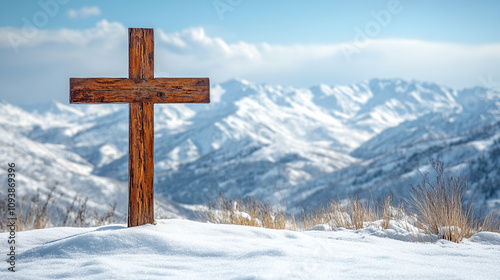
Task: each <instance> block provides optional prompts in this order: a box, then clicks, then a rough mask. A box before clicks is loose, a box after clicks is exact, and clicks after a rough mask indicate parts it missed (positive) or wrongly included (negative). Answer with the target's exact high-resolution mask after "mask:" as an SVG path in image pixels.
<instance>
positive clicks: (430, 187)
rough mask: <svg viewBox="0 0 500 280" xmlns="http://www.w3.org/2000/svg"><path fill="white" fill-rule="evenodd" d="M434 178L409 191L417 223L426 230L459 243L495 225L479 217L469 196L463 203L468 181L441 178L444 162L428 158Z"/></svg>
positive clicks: (457, 178) (456, 178)
mask: <svg viewBox="0 0 500 280" xmlns="http://www.w3.org/2000/svg"><path fill="white" fill-rule="evenodd" d="M431 165H432V168H433V169H434V170H435V172H436V174H437V177H436V180H435V181H434V182H430V180H429V179H428V178H427V176H426V175H423V178H424V179H423V181H422V183H421V184H419V185H417V186H416V187H412V188H411V190H410V195H411V201H410V204H411V205H412V206H413V207H414V208H415V210H416V211H417V214H418V220H417V226H418V227H419V228H421V229H423V230H424V232H426V233H431V234H436V235H438V236H439V237H440V238H443V239H446V240H450V241H453V242H461V241H462V240H463V239H464V238H469V237H471V236H472V235H473V234H474V233H476V232H478V231H484V230H485V229H488V230H493V229H494V228H495V225H494V221H493V219H490V218H486V219H482V218H481V215H480V214H479V215H476V213H475V211H474V209H473V207H472V196H471V198H470V199H469V200H468V201H467V202H466V201H465V195H466V193H467V181H466V180H465V179H462V178H460V177H450V178H448V180H446V179H445V177H444V174H443V172H444V164H443V163H442V162H439V161H437V162H435V161H433V160H431Z"/></svg>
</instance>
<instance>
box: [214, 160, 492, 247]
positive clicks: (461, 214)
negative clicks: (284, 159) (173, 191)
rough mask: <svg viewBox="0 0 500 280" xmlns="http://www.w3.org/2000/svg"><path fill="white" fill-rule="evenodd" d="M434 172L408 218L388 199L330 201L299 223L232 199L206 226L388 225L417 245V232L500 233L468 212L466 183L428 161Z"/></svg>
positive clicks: (417, 190) (459, 236)
mask: <svg viewBox="0 0 500 280" xmlns="http://www.w3.org/2000/svg"><path fill="white" fill-rule="evenodd" d="M431 164H432V166H433V168H434V169H435V171H436V172H437V175H438V176H437V178H436V181H435V182H432V183H431V182H430V181H429V180H428V179H427V177H425V176H424V180H423V182H422V183H421V184H419V185H417V187H412V188H411V199H410V200H407V203H409V204H410V205H411V206H412V207H413V208H414V210H415V211H414V212H411V213H408V212H407V211H406V208H405V206H404V204H403V203H401V204H399V205H397V206H395V205H393V197H392V195H387V196H386V197H385V198H384V199H383V200H382V201H381V202H379V203H373V202H372V203H369V202H366V201H363V200H361V199H360V198H359V197H358V196H355V197H354V199H346V200H343V201H341V200H338V199H337V200H331V201H330V202H329V203H328V204H327V206H326V207H323V206H321V207H318V208H317V209H314V210H310V211H305V210H303V212H302V215H301V217H300V219H298V220H295V217H294V216H293V215H287V214H286V213H285V211H284V210H283V208H275V207H272V206H271V205H270V204H269V203H268V202H267V203H261V202H259V201H258V200H256V199H255V198H249V199H246V200H244V201H243V200H241V199H240V200H234V199H231V198H227V197H224V195H222V194H221V195H220V196H219V199H218V200H217V201H216V202H213V203H211V204H210V206H209V208H208V209H207V210H206V211H205V217H206V219H207V220H208V221H209V222H213V223H218V224H222V223H223V224H236V225H246V226H256V227H265V228H271V229H291V230H309V229H310V228H312V227H314V226H316V225H321V224H323V225H328V227H329V228H330V229H331V230H333V229H336V228H346V229H352V230H357V229H361V228H365V227H367V226H368V225H375V226H378V227H380V228H381V229H389V228H390V226H391V222H392V223H394V224H395V225H396V226H398V227H400V228H403V229H406V230H407V231H408V232H410V233H413V234H414V235H415V236H414V237H415V241H424V239H422V235H421V233H424V234H435V235H436V236H438V238H442V239H446V240H450V241H453V242H461V241H462V240H463V239H464V238H469V237H471V236H472V235H473V234H475V233H477V232H480V231H492V232H499V233H500V223H499V221H498V219H497V218H495V217H493V215H488V216H486V217H485V218H482V217H481V215H480V214H477V215H476V213H475V211H474V209H473V207H472V198H470V199H469V200H467V201H465V195H466V193H467V182H466V180H463V179H461V178H460V177H451V178H449V179H448V180H447V181H445V177H444V176H443V171H444V165H443V163H441V162H434V161H431Z"/></svg>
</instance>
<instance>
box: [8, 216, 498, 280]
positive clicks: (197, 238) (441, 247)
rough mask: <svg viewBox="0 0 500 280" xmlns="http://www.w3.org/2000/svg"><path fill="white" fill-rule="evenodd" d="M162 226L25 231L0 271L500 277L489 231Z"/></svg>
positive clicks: (58, 275) (106, 275) (104, 275)
mask: <svg viewBox="0 0 500 280" xmlns="http://www.w3.org/2000/svg"><path fill="white" fill-rule="evenodd" d="M157 222H158V223H157V225H145V226H140V227H134V228H126V227H125V226H124V225H112V226H103V227H99V228H53V229H43V230H33V231H25V232H18V233H17V235H16V256H17V260H16V270H17V271H16V272H15V274H12V272H9V271H8V270H7V269H6V268H5V269H2V270H0V279H12V277H13V276H14V277H15V279H332V278H336V279H367V278H370V279H373V278H376V279H386V278H394V279H403V278H404V279H498V267H500V245H499V243H498V240H499V237H498V236H499V235H498V234H492V233H480V234H476V235H475V236H473V237H472V238H471V239H470V241H469V242H462V243H460V244H456V243H451V242H448V241H445V242H434V243H420V242H402V241H400V240H394V239H398V238H399V239H404V236H405V234H404V232H403V231H402V229H401V228H398V227H397V225H392V228H390V229H388V230H380V229H376V228H375V226H373V227H368V228H366V229H363V230H357V231H353V230H346V229H336V230H334V231H317V230H314V231H306V232H293V231H288V230H272V229H265V228H256V227H246V226H236V225H217V224H209V223H199V222H193V221H188V220H158V221H157ZM318 229H319V227H318ZM8 234H9V233H1V234H0V239H3V240H7V237H8ZM381 237H384V238H381ZM385 237H389V238H385ZM395 237H398V238H395ZM4 259H5V258H4Z"/></svg>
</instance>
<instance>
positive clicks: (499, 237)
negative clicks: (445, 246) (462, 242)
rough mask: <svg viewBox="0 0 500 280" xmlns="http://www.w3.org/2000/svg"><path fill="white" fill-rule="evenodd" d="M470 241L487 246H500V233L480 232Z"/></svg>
mask: <svg viewBox="0 0 500 280" xmlns="http://www.w3.org/2000/svg"><path fill="white" fill-rule="evenodd" d="M469 241H471V242H476V243H481V244H485V245H497V246H500V233H496V232H487V231H483V232H478V233H476V234H474V235H473V236H472V237H471V238H469Z"/></svg>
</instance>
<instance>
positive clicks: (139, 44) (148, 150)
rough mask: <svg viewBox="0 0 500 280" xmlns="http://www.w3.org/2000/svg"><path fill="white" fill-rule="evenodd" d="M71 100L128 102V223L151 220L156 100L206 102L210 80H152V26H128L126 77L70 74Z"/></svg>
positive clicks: (80, 102) (207, 100) (152, 210)
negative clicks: (85, 76) (76, 75)
mask: <svg viewBox="0 0 500 280" xmlns="http://www.w3.org/2000/svg"><path fill="white" fill-rule="evenodd" d="M70 103H73V104H75V103H76V104H92V103H93V104H103V103H129V104H130V105H129V106H130V107H129V109H130V111H129V113H130V115H129V125H130V126H129V165H128V166H129V181H128V183H129V207H128V226H129V227H133V226H138V225H143V224H147V223H151V224H152V223H154V186H153V183H154V103H210V81H209V79H208V78H157V79H155V78H154V31H153V29H144V28H129V78H128V79H126V78H71V79H70Z"/></svg>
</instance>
